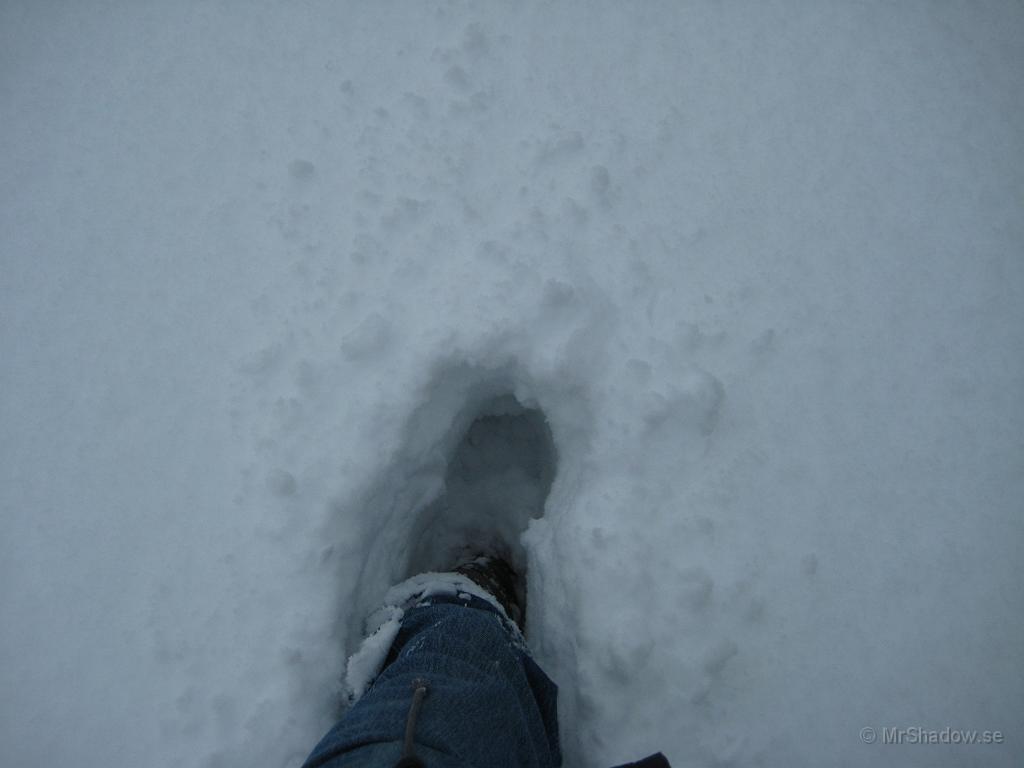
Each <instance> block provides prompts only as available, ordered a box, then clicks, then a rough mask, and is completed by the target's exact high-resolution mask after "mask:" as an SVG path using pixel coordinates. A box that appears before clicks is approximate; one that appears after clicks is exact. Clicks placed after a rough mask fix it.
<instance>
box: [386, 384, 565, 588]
mask: <svg viewBox="0 0 1024 768" xmlns="http://www.w3.org/2000/svg"><path fill="white" fill-rule="evenodd" d="M556 469H557V458H556V452H555V444H554V440H553V439H552V435H551V427H550V426H549V425H548V421H547V419H546V418H545V416H544V414H543V412H541V411H540V410H539V409H537V408H527V407H524V406H523V405H522V404H521V403H520V402H519V401H518V400H517V399H516V398H515V397H514V396H513V395H511V394H505V395H500V396H498V397H495V398H492V399H491V400H489V401H487V402H486V403H485V404H484V405H483V407H482V408H480V410H479V411H478V413H477V416H476V417H475V418H474V419H473V421H472V423H470V425H469V428H468V429H467V430H466V432H465V434H464V435H463V436H462V438H461V439H460V440H459V442H458V444H457V445H456V446H455V449H454V452H453V453H452V455H451V457H450V459H449V460H448V466H447V468H446V470H445V474H444V489H443V491H442V492H441V494H440V495H439V496H438V497H437V498H435V499H434V500H433V501H432V502H430V503H429V504H427V505H426V507H424V508H423V509H422V511H420V512H419V513H418V514H417V515H416V517H415V520H414V522H413V525H412V529H411V531H410V550H409V558H408V562H407V565H406V569H405V571H406V575H407V576H412V575H415V574H417V573H422V572H424V571H443V570H450V569H451V568H452V567H453V566H454V565H455V564H456V563H457V562H458V560H459V559H460V558H463V557H465V556H467V555H472V554H476V553H480V552H493V553H497V554H500V555H502V556H503V557H505V558H506V559H508V560H509V561H510V562H511V563H512V565H513V567H514V568H516V570H518V571H520V572H521V573H522V572H525V568H526V552H525V551H524V549H523V545H522V543H521V542H520V537H521V535H522V533H523V531H525V530H526V527H527V526H528V525H529V523H530V520H532V519H534V518H539V517H541V516H542V515H543V514H544V504H545V501H546V500H547V497H548V492H549V491H550V490H551V485H552V482H553V481H554V478H555V473H556Z"/></svg>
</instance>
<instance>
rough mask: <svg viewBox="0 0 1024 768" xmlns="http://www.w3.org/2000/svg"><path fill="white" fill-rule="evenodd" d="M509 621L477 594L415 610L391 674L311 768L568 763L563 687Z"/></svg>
mask: <svg viewBox="0 0 1024 768" xmlns="http://www.w3.org/2000/svg"><path fill="white" fill-rule="evenodd" d="M503 622H504V619H503V618H502V617H501V616H499V614H498V612H497V611H496V610H495V608H494V607H493V606H492V605H490V604H489V603H487V602H486V601H484V600H481V599H480V598H477V597H473V596H470V595H461V596H455V595H450V596H442V597H437V598H435V599H434V600H433V602H432V604H430V605H423V606H419V607H416V608H411V609H409V610H408V611H407V612H406V613H405V616H404V618H403V620H402V626H401V629H400V630H399V632H398V635H397V637H396V638H395V641H394V643H393V644H392V646H391V650H390V652H389V654H388V663H387V664H386V666H385V667H384V669H383V671H382V672H381V673H380V675H379V676H378V678H377V679H376V680H375V681H374V683H373V686H372V687H371V688H370V689H369V690H368V691H367V692H366V693H365V694H364V695H363V696H362V698H360V699H359V700H358V701H357V702H356V703H355V705H354V706H353V707H352V708H351V709H350V710H349V711H348V712H347V713H346V714H345V716H344V717H343V718H342V719H341V720H340V721H339V722H338V723H337V724H336V725H335V726H334V727H333V728H332V729H331V730H330V731H329V732H328V734H327V735H326V736H325V737H324V738H323V739H322V740H321V741H320V743H319V744H318V745H317V746H316V748H315V749H314V750H313V753H312V754H311V755H310V756H309V758H308V759H307V760H306V763H305V768H314V766H330V768H341V766H345V767H346V768H350V767H352V766H374V768H391V767H392V766H395V765H398V764H399V763H401V764H402V765H407V766H410V768H411V767H412V766H417V765H426V766H429V767H430V768H434V766H443V767H445V768H447V767H448V766H451V767H452V768H454V766H491V768H502V767H503V766H508V767H509V768H512V767H513V766H515V767H516V768H549V766H558V765H560V764H561V762H562V756H561V751H560V749H559V745H558V722H557V711H556V703H555V702H556V697H557V693H558V689H557V687H556V686H555V684H554V683H553V682H551V680H550V679H549V678H548V677H547V675H545V674H544V672H543V671H542V670H541V669H540V667H538V666H537V664H536V663H535V662H534V661H533V660H532V659H531V658H530V657H529V655H528V654H527V653H526V651H525V650H523V649H522V648H521V647H520V646H519V644H517V643H515V642H513V639H512V636H511V634H510V633H509V631H508V629H507V628H506V626H505V625H504V623H503ZM417 688H419V689H421V690H420V693H419V694H416V693H415V692H416V689H417ZM417 700H418V701H417ZM414 702H415V703H414ZM410 710H412V712H410ZM410 721H411V722H410ZM410 727H411V731H410V730H409V728H410ZM407 733H408V734H409V735H410V736H411V737H412V741H413V742H415V743H414V744H412V743H411V742H410V743H409V745H408V746H405V745H404V743H403V742H404V740H405V739H406V736H407ZM410 751H411V752H412V753H413V754H414V755H415V757H414V758H413V757H411V756H410ZM403 753H404V754H405V760H404V761H403V760H402V758H403Z"/></svg>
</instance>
